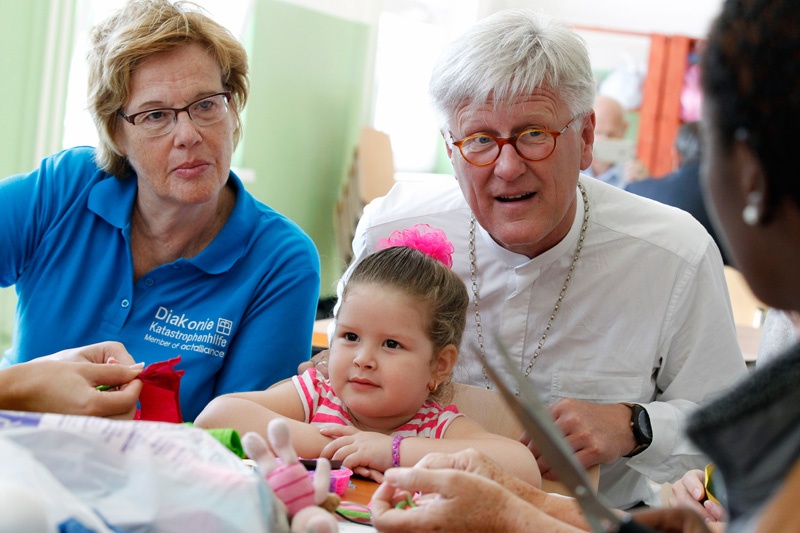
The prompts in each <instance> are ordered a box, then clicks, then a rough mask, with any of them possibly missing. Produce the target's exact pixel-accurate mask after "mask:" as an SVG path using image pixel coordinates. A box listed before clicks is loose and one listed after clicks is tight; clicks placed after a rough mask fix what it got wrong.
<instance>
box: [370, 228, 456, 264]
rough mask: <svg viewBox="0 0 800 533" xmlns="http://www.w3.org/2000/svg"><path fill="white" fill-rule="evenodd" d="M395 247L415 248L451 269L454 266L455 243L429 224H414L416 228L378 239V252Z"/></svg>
mask: <svg viewBox="0 0 800 533" xmlns="http://www.w3.org/2000/svg"><path fill="white" fill-rule="evenodd" d="M393 246H407V247H408V248H414V249H416V250H419V251H420V252H422V253H424V254H425V255H428V256H430V257H432V258H434V259H438V260H439V261H441V262H442V263H444V264H445V265H447V266H448V268H451V267H452V266H453V257H452V255H453V252H454V251H455V248H453V243H451V242H450V241H449V240H447V235H445V233H444V232H443V231H442V230H440V229H437V228H434V227H431V226H429V225H428V224H414V226H412V227H410V228H407V229H402V230H395V231H393V232H392V233H391V234H390V235H389V236H388V237H387V238H385V239H378V246H377V247H376V248H375V249H376V250H383V249H384V248H391V247H393Z"/></svg>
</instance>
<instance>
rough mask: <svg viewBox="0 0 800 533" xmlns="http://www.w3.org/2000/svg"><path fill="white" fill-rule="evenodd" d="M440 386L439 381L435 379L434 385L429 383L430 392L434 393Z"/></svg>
mask: <svg viewBox="0 0 800 533" xmlns="http://www.w3.org/2000/svg"><path fill="white" fill-rule="evenodd" d="M438 388H439V384H438V383H436V381H435V380H434V382H433V385H431V384H430V383H428V392H430V393H431V394H433V393H434V392H436V389H438Z"/></svg>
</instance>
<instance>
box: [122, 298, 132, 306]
mask: <svg viewBox="0 0 800 533" xmlns="http://www.w3.org/2000/svg"><path fill="white" fill-rule="evenodd" d="M119 305H121V306H122V307H128V306H129V305H131V302H130V300H128V299H127V298H125V299H124V300H122V301H121V302H120V303H119Z"/></svg>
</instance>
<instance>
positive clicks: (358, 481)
mask: <svg viewBox="0 0 800 533" xmlns="http://www.w3.org/2000/svg"><path fill="white" fill-rule="evenodd" d="M377 488H378V484H377V483H376V482H375V481H373V480H371V479H366V478H363V477H360V476H353V477H351V478H350V487H348V488H347V492H345V493H344V496H342V500H343V501H348V502H353V503H360V504H361V505H368V504H369V500H370V499H371V498H372V493H373V492H375V490H376V489H377Z"/></svg>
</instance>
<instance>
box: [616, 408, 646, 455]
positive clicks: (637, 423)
mask: <svg viewBox="0 0 800 533" xmlns="http://www.w3.org/2000/svg"><path fill="white" fill-rule="evenodd" d="M623 405H627V406H628V407H630V408H631V430H632V431H633V437H634V438H635V439H636V447H635V448H634V449H633V450H632V451H631V452H630V453H629V454H628V455H626V456H625V457H633V456H634V455H639V454H640V453H642V452H643V451H645V450H646V449H647V448H648V446H650V443H652V442H653V428H652V427H651V426H650V415H648V414H647V409H645V408H644V407H642V406H641V405H639V404H638V403H624V402H623Z"/></svg>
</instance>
